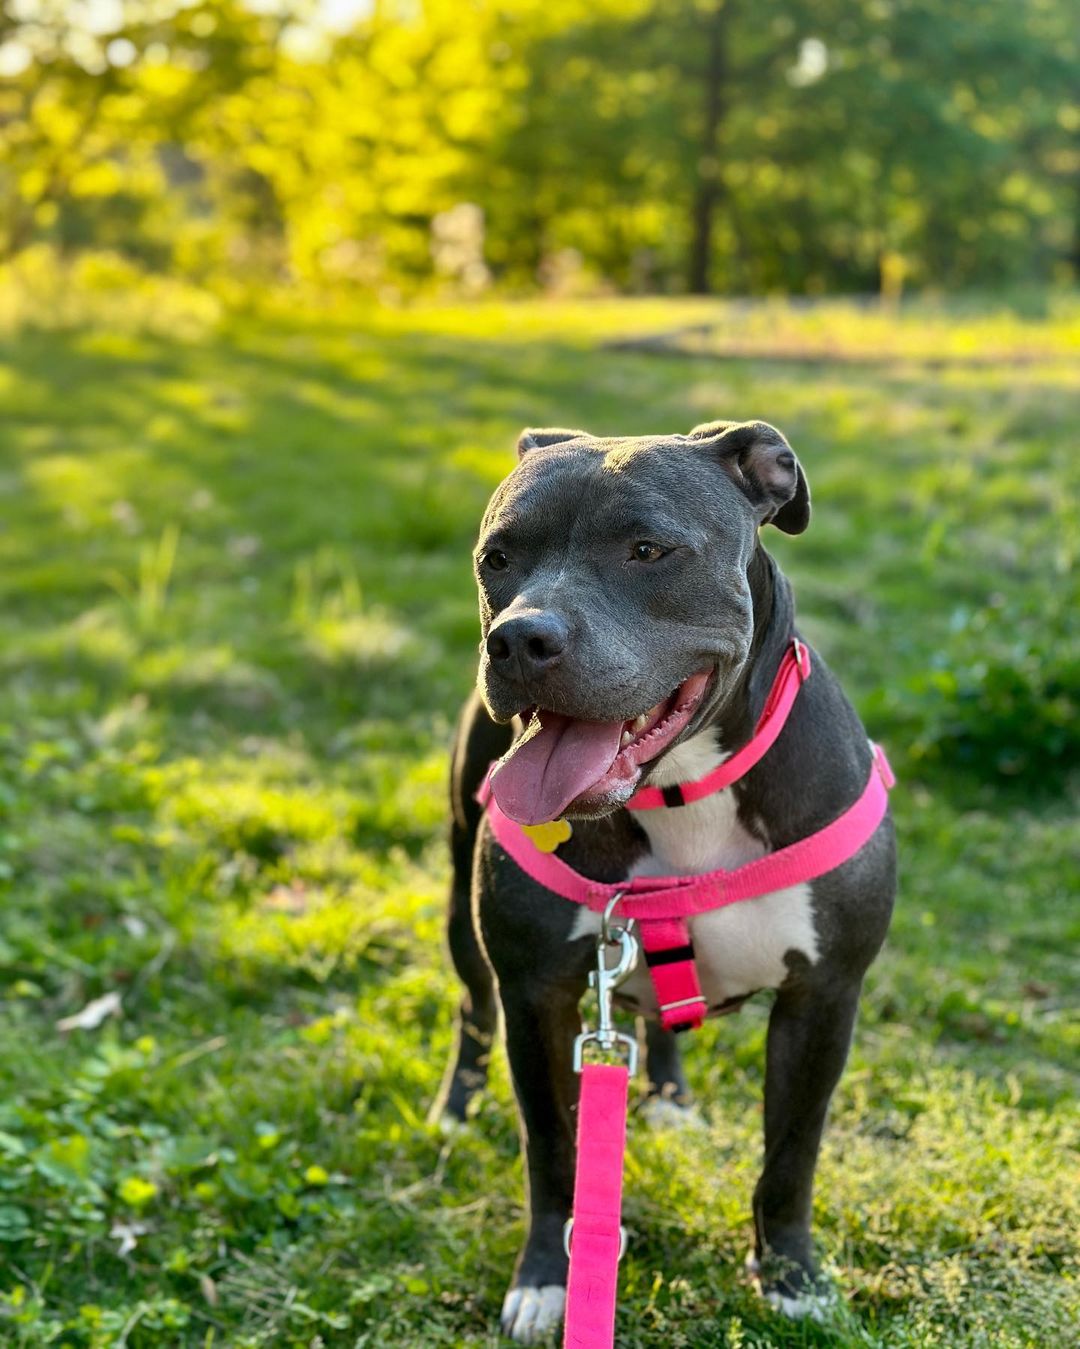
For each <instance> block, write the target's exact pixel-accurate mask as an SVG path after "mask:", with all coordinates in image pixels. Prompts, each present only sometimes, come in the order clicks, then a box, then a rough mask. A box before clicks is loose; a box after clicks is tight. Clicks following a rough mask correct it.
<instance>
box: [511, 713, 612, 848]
mask: <svg viewBox="0 0 1080 1349" xmlns="http://www.w3.org/2000/svg"><path fill="white" fill-rule="evenodd" d="M623 725H624V723H623V722H621V721H574V720H573V719H572V718H571V717H563V716H560V715H559V714H558V713H557V712H539V713H537V715H536V716H535V717H534V718H533V720H532V722H531V723H530V725H529V727H528V729H527V730H526V732H525V734H524V735H523V736H522V737H521V739H520V740H517V741H515V742H514V744H513V745H512V746H511V748H510V749H509V751H508V752H507V753H506V754H504V755H503V757H502V758H501V759H500V760H499V763H498V765H497V767H496V768H495V771H494V773H492V775H491V790H492V793H493V795H494V797H495V800H496V801H497V802H498V803H499V809H500V810H501V811H502V812H503V813H504V814H505V815H509V816H510V818H511V819H512V820H517V822H518V824H546V823H547V822H548V821H549V820H557V819H558V818H559V816H560V815H561V814H562V813H563V811H564V810H565V809H566V807H567V806H568V805H569V804H570V802H571V801H573V800H574V798H575V797H578V796H580V795H581V793H582V792H584V791H587V790H588V789H589V788H590V787H591V786H592V785H593V784H594V783H596V782H599V781H600V779H601V778H602V777H603V776H604V775H605V774H606V773H607V771H608V769H609V768H610V767H611V765H612V764H613V763H614V762H615V756H616V755H617V754H618V752H619V741H620V739H621V738H622V731H623Z"/></svg>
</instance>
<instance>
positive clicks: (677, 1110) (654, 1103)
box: [638, 1095, 705, 1133]
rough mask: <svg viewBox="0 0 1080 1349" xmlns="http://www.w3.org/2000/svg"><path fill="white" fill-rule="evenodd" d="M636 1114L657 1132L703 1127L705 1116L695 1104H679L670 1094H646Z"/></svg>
mask: <svg viewBox="0 0 1080 1349" xmlns="http://www.w3.org/2000/svg"><path fill="white" fill-rule="evenodd" d="M638 1114H639V1115H640V1116H641V1118H642V1119H643V1120H644V1121H645V1123H646V1124H647V1125H648V1126H649V1128H650V1129H655V1130H656V1131H657V1132H658V1133H659V1132H662V1131H666V1130H669V1129H703V1128H704V1127H705V1117H704V1116H703V1115H702V1113H701V1111H700V1110H699V1109H698V1108H697V1106H696V1105H689V1104H687V1105H680V1104H679V1102H678V1101H673V1100H672V1099H671V1097H670V1096H659V1095H655V1096H647V1097H646V1098H645V1100H644V1101H642V1103H641V1105H640V1107H639V1108H638Z"/></svg>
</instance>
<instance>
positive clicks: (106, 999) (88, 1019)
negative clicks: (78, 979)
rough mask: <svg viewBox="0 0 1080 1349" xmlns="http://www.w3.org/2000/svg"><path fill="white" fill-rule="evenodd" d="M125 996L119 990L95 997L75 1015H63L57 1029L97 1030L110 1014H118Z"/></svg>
mask: <svg viewBox="0 0 1080 1349" xmlns="http://www.w3.org/2000/svg"><path fill="white" fill-rule="evenodd" d="M122 1003H123V998H122V997H121V995H120V994H119V993H117V992H115V991H114V992H112V993H105V994H103V995H102V996H101V997H100V998H95V999H94V1000H93V1002H88V1003H87V1004H86V1006H85V1007H84V1008H83V1009H82V1011H81V1012H76V1013H75V1014H74V1015H73V1016H65V1017H62V1018H61V1019H60V1020H59V1021H58V1022H57V1023H56V1029H57V1030H61V1031H69V1030H97V1028H98V1026H100V1025H101V1023H102V1022H103V1021H104V1020H106V1018H108V1017H110V1016H118V1015H119V1013H120V1007H121V1004H122Z"/></svg>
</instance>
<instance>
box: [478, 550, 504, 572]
mask: <svg viewBox="0 0 1080 1349" xmlns="http://www.w3.org/2000/svg"><path fill="white" fill-rule="evenodd" d="M508 564H509V559H508V558H507V556H506V554H505V553H501V552H500V551H499V550H498V548H493V549H492V550H491V552H490V553H485V554H484V566H485V567H490V569H491V570H492V571H505V570H506V568H507V566H508Z"/></svg>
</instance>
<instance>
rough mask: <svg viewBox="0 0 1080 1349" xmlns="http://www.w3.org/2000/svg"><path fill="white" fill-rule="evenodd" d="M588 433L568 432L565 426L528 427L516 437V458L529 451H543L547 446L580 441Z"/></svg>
mask: <svg viewBox="0 0 1080 1349" xmlns="http://www.w3.org/2000/svg"><path fill="white" fill-rule="evenodd" d="M588 434H589V433H588V431H570V430H567V428H566V427H565V426H543V427H540V426H528V427H526V428H525V430H524V431H522V433H521V435H520V436H518V443H517V452H518V458H519V459H520V458H521V457H522V455H526V454H528V453H529V451H530V450H543V449H546V448H547V446H548V445H559V444H561V443H562V442H563V441H564V440H580V439H581V437H582V436H587V435H588Z"/></svg>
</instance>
